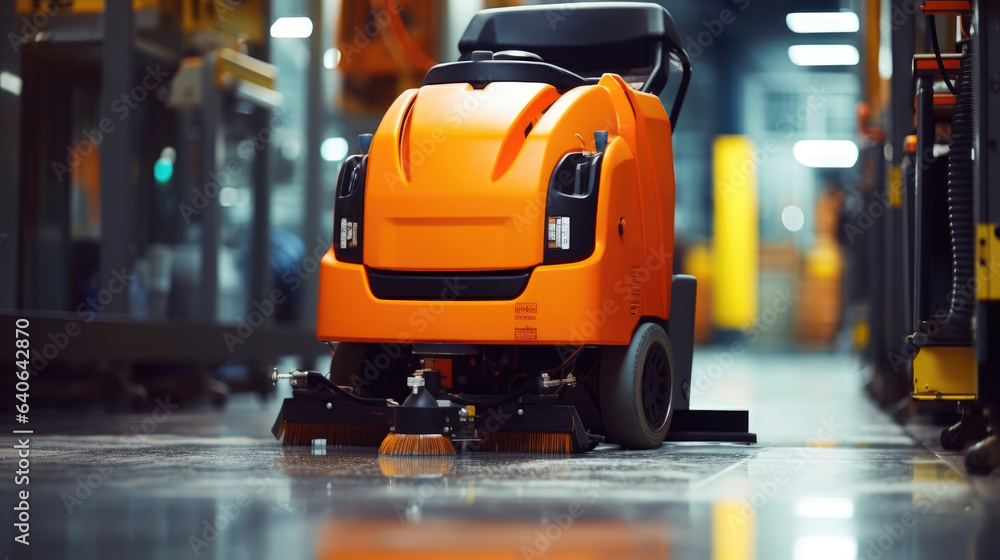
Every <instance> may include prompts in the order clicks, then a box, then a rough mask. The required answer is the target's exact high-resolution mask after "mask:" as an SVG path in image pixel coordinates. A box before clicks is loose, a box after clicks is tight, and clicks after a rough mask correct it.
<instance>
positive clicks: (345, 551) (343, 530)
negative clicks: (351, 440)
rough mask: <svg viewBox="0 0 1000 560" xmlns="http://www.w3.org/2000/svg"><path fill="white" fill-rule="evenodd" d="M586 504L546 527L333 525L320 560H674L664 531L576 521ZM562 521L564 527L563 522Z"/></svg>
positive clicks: (322, 541) (323, 536)
mask: <svg viewBox="0 0 1000 560" xmlns="http://www.w3.org/2000/svg"><path fill="white" fill-rule="evenodd" d="M587 507H589V506H588V504H587V500H581V501H580V502H574V503H572V504H569V505H568V506H567V509H566V511H565V512H562V513H556V514H555V515H553V516H552V520H551V521H549V522H548V523H531V522H520V521H496V520H483V521H423V522H420V523H404V524H401V523H400V522H399V521H398V520H396V519H392V520H389V521H349V520H337V521H328V522H326V523H325V524H323V526H322V527H321V528H320V530H319V531H318V532H317V534H318V535H319V543H318V544H317V547H316V558H318V559H319V560H334V559H336V560H361V559H363V560H397V559H399V558H409V559H414V560H416V559H421V560H469V559H471V558H475V559H476V560H494V559H496V560H500V559H503V560H507V559H510V560H522V559H524V558H536V557H544V558H545V559H546V560H563V559H565V560H607V559H609V558H635V559H650V560H652V559H654V558H655V559H656V560H665V559H668V558H669V557H670V549H669V546H668V535H667V529H666V527H665V526H663V525H660V524H656V523H650V522H629V523H626V522H623V521H590V520H585V519H579V517H580V516H581V515H583V514H584V512H585V510H586V508H587ZM558 522H561V523H562V525H560V524H559V523H558Z"/></svg>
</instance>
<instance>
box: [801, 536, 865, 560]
mask: <svg viewBox="0 0 1000 560" xmlns="http://www.w3.org/2000/svg"><path fill="white" fill-rule="evenodd" d="M857 557H858V541H856V540H854V539H853V538H851V537H812V536H809V537H800V538H799V539H797V540H796V541H795V544H794V545H793V546H792V559H793V560H855V559H856V558H857Z"/></svg>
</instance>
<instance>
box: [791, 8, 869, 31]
mask: <svg viewBox="0 0 1000 560" xmlns="http://www.w3.org/2000/svg"><path fill="white" fill-rule="evenodd" d="M785 23H786V24H788V28H789V29H791V30H792V31H794V32H795V33H854V32H856V31H857V30H858V29H861V24H860V22H859V21H858V16H857V14H855V13H854V12H796V13H792V14H788V15H787V16H785Z"/></svg>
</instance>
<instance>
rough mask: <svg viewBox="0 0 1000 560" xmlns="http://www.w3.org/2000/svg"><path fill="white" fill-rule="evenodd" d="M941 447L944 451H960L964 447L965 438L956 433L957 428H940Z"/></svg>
mask: <svg viewBox="0 0 1000 560" xmlns="http://www.w3.org/2000/svg"><path fill="white" fill-rule="evenodd" d="M941 447H943V448H944V450H945V451H961V450H963V449H965V439H963V438H962V434H960V433H958V430H956V429H954V428H945V429H944V430H941Z"/></svg>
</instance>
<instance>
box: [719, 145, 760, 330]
mask: <svg viewBox="0 0 1000 560" xmlns="http://www.w3.org/2000/svg"><path fill="white" fill-rule="evenodd" d="M712 183H713V189H712V193H713V199H714V202H715V212H714V214H715V218H714V224H713V231H712V237H713V240H712V257H713V264H714V269H715V270H714V273H713V275H712V280H713V286H712V294H713V296H714V297H713V299H712V318H713V320H714V323H715V326H716V327H717V328H720V329H730V330H742V329H744V328H746V327H748V326H750V325H752V324H753V323H754V322H756V320H757V308H758V302H757V292H758V284H757V282H758V276H757V268H758V251H759V247H758V244H759V242H758V231H757V219H758V218H757V216H758V212H757V162H756V160H755V159H754V157H753V143H751V142H750V140H749V139H748V138H747V137H745V136H719V137H718V138H716V139H715V146H714V150H713V165H712Z"/></svg>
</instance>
